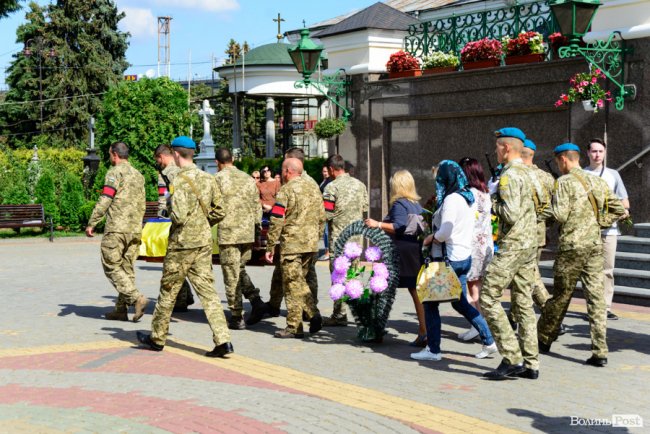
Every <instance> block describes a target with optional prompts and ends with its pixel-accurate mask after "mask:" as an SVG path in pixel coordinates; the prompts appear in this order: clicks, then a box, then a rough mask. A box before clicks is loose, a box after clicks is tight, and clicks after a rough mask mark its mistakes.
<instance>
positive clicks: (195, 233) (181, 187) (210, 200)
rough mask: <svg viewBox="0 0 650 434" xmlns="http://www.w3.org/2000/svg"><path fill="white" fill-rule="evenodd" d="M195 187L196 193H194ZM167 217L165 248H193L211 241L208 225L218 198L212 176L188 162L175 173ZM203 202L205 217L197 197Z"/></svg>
mask: <svg viewBox="0 0 650 434" xmlns="http://www.w3.org/2000/svg"><path fill="white" fill-rule="evenodd" d="M195 190H196V192H195ZM171 193H172V200H171V203H172V205H171V211H172V212H171V216H170V217H171V220H172V225H171V228H170V230H169V249H193V248H197V247H203V246H207V245H210V244H212V232H211V230H210V228H211V227H212V226H213V225H214V222H215V219H214V215H213V214H212V210H214V209H215V208H216V207H217V204H218V203H219V202H220V201H221V194H220V193H219V189H218V188H217V183H216V181H215V179H214V176H212V175H210V174H208V173H205V172H203V171H202V170H200V169H199V168H197V167H196V165H195V164H190V165H188V166H186V167H183V168H181V170H180V171H179V172H178V174H177V175H176V178H174V180H173V181H172V184H171ZM197 193H198V194H199V195H200V198H201V201H202V202H203V205H205V207H206V209H207V211H208V216H206V214H205V211H204V210H203V207H202V206H201V203H200V202H199V200H198V198H197Z"/></svg>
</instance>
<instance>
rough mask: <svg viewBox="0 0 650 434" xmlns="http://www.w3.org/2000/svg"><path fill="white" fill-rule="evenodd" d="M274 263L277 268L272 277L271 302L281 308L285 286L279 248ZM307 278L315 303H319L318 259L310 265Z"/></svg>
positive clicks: (274, 306)
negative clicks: (283, 285)
mask: <svg viewBox="0 0 650 434" xmlns="http://www.w3.org/2000/svg"><path fill="white" fill-rule="evenodd" d="M273 263H274V264H275V269H274V270H273V276H272V277H271V290H270V292H269V304H270V305H271V307H273V308H275V309H280V305H282V297H284V290H285V288H283V287H282V267H281V266H280V253H279V250H278V249H275V255H274V257H273ZM306 280H307V285H309V290H310V291H311V296H312V298H313V300H314V304H316V305H318V276H317V275H316V261H314V262H313V263H312V264H311V265H310V266H309V270H308V272H307V279H306Z"/></svg>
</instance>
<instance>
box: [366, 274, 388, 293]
mask: <svg viewBox="0 0 650 434" xmlns="http://www.w3.org/2000/svg"><path fill="white" fill-rule="evenodd" d="M386 288H388V281H387V280H386V279H385V278H384V277H379V276H375V277H373V278H371V279H370V290H371V291H372V292H374V293H375V294H377V293H379V292H383V291H384V290H385V289H386Z"/></svg>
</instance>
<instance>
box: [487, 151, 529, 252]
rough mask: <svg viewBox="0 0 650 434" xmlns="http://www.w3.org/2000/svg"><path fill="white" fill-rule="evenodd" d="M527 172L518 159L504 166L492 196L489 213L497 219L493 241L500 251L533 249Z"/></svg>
mask: <svg viewBox="0 0 650 434" xmlns="http://www.w3.org/2000/svg"><path fill="white" fill-rule="evenodd" d="M529 170H530V169H528V168H527V167H526V166H524V164H523V163H522V162H521V160H520V159H516V160H514V161H511V162H509V163H508V164H506V165H505V167H504V168H503V171H502V172H501V178H500V179H499V189H498V191H497V193H496V194H495V195H494V196H492V210H493V212H494V214H496V215H497V216H498V217H499V220H500V225H499V238H498V239H497V244H498V245H499V249H500V250H504V251H511V250H525V249H530V248H533V247H537V214H536V212H535V203H534V202H533V188H532V185H531V184H532V182H531V177H530V176H529V174H528V173H529Z"/></svg>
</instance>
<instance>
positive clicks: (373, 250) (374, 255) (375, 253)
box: [366, 247, 381, 262]
mask: <svg viewBox="0 0 650 434" xmlns="http://www.w3.org/2000/svg"><path fill="white" fill-rule="evenodd" d="M380 259H381V249H380V248H379V247H368V248H367V249H366V260H368V261H370V262H377V261H379V260H380Z"/></svg>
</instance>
